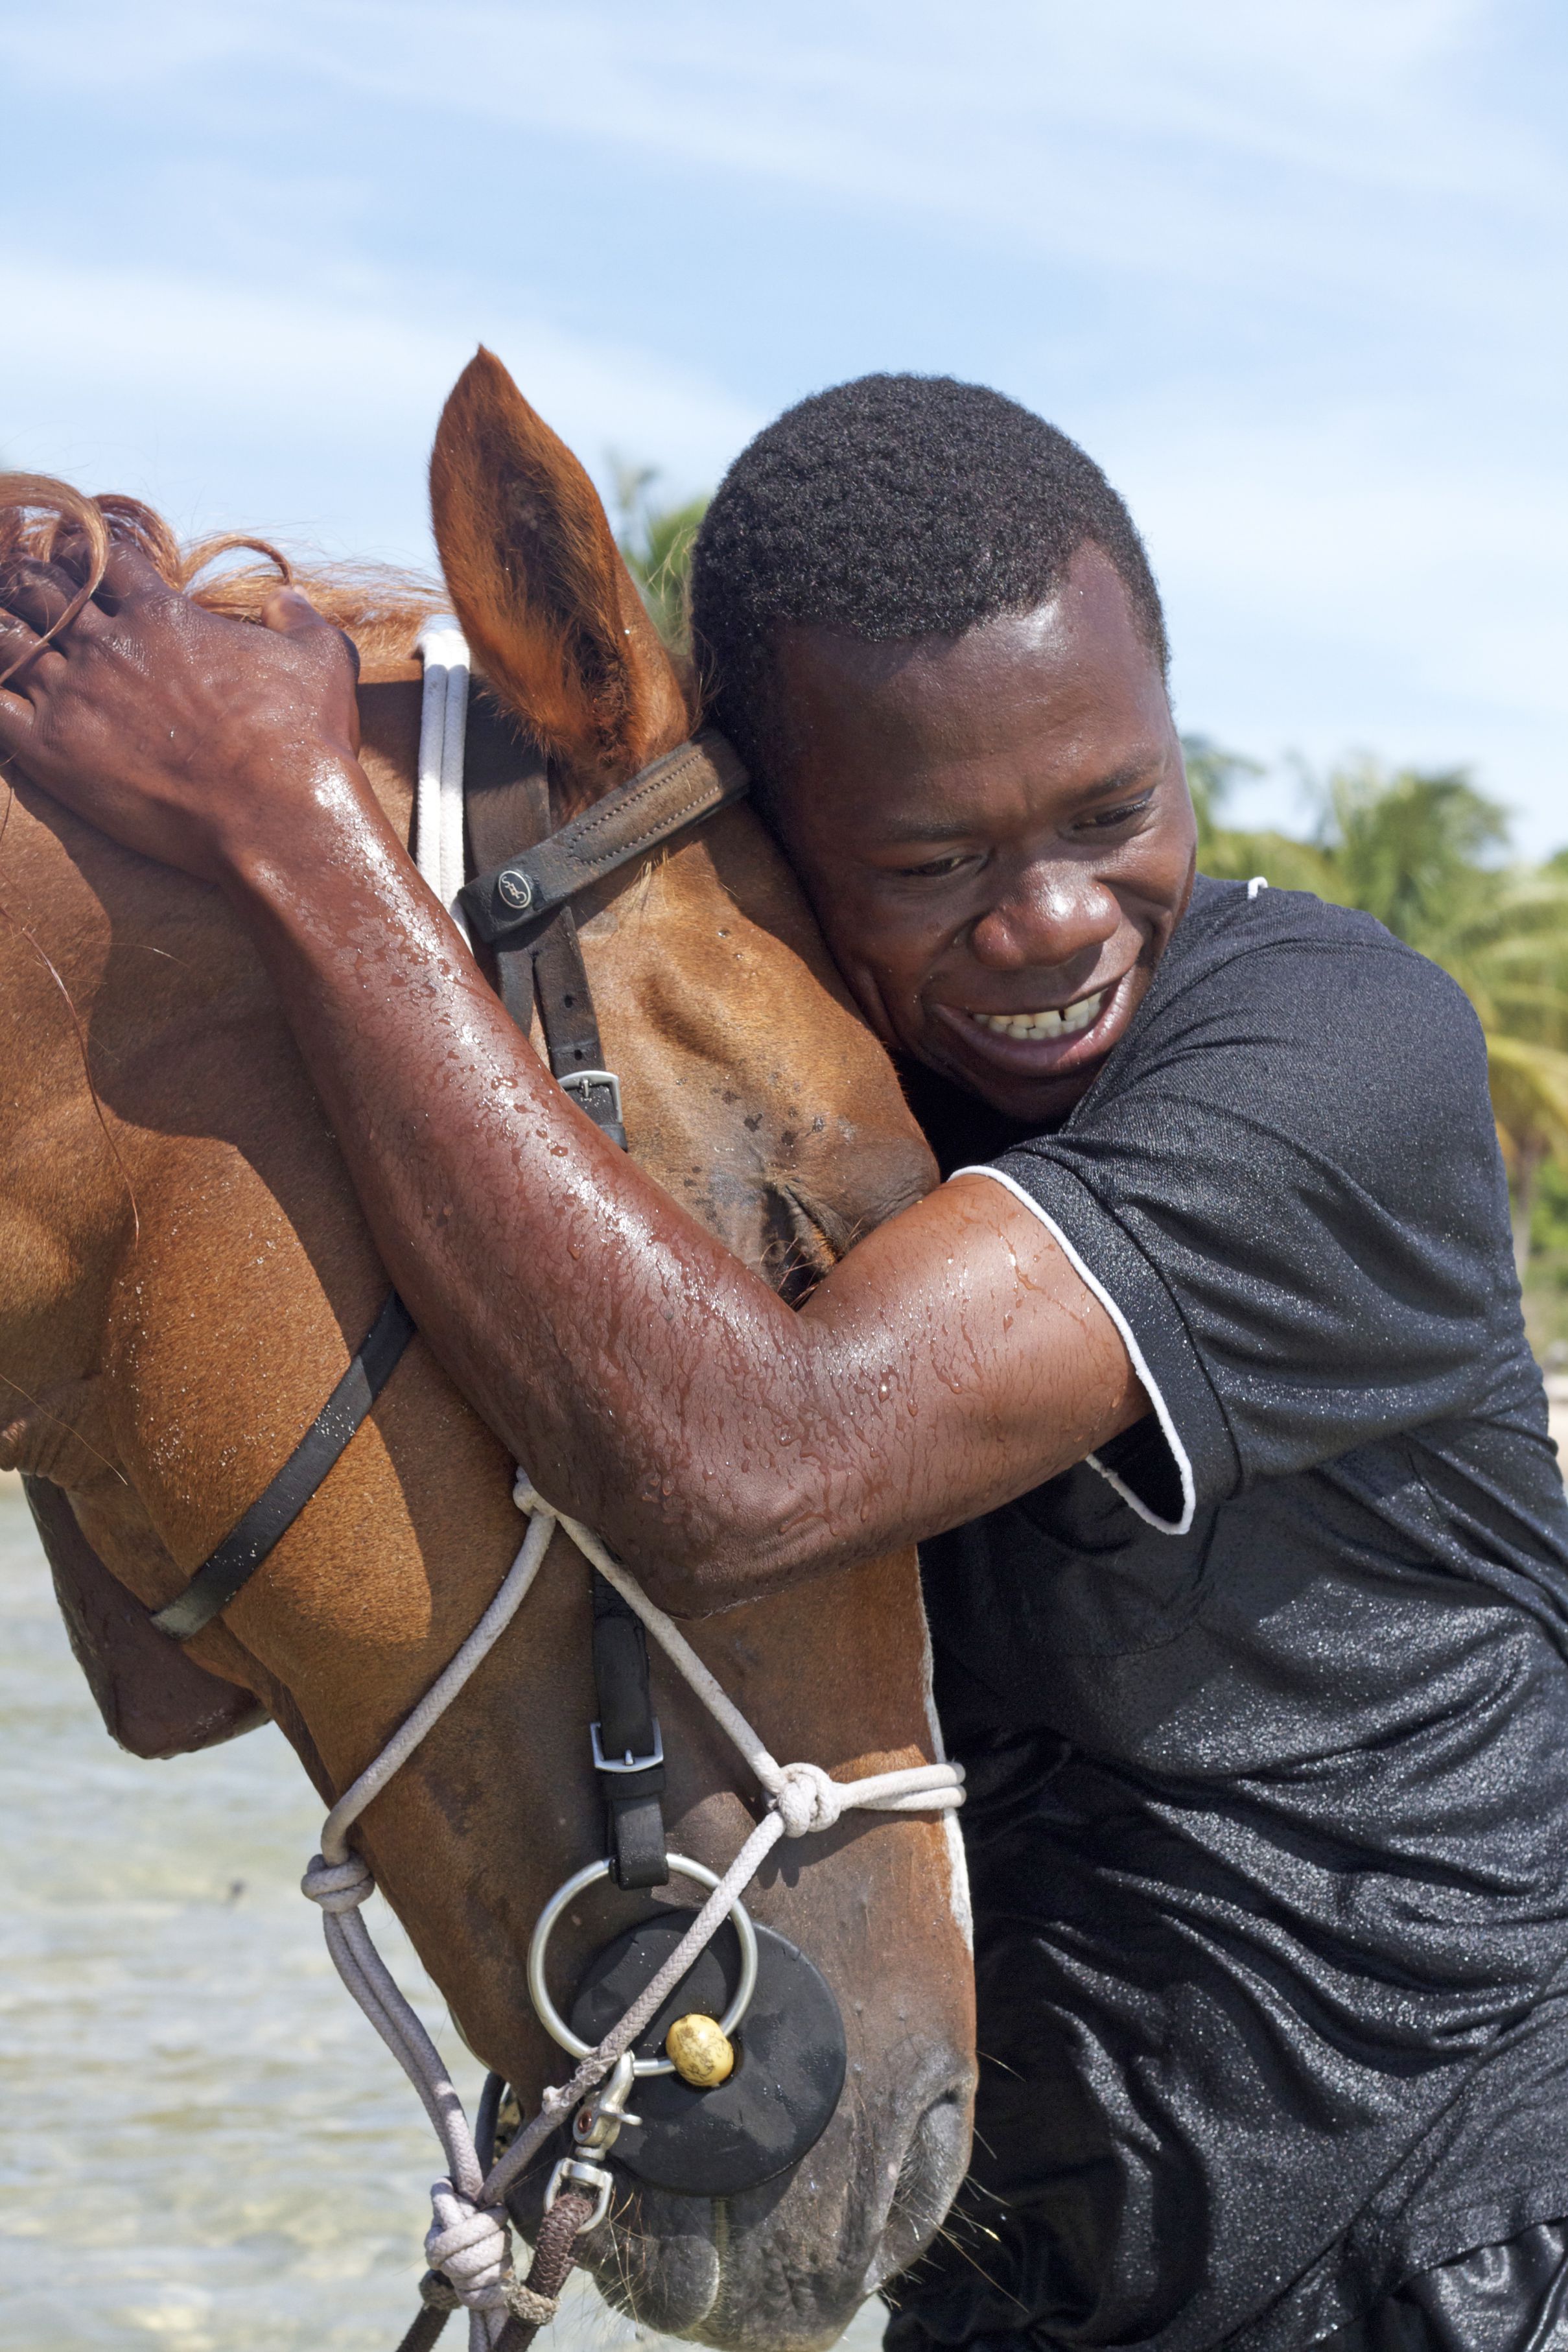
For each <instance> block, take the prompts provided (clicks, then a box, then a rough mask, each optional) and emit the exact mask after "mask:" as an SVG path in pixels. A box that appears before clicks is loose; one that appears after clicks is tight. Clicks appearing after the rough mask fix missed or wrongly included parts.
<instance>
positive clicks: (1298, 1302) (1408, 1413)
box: [961, 885, 1518, 1534]
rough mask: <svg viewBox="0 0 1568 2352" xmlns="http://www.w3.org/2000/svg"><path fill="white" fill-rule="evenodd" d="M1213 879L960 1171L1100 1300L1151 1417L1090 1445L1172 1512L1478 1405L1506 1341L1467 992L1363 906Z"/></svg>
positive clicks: (1496, 1203) (1496, 1158)
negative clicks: (1025, 1117)
mask: <svg viewBox="0 0 1568 2352" xmlns="http://www.w3.org/2000/svg"><path fill="white" fill-rule="evenodd" d="M1206 887H1207V890H1208V891H1209V893H1210V894H1211V895H1210V897H1209V898H1208V899H1207V901H1206V902H1205V911H1204V913H1203V914H1202V915H1201V916H1200V917H1198V918H1197V921H1196V926H1195V928H1196V931H1197V937H1196V938H1195V939H1194V940H1191V941H1190V942H1189V941H1184V940H1183V933H1184V932H1186V929H1187V922H1194V920H1195V918H1194V917H1191V916H1189V918H1188V919H1187V922H1184V924H1183V925H1182V927H1181V929H1178V931H1177V934H1176V940H1174V941H1173V943H1172V947H1171V950H1169V952H1168V953H1167V957H1166V962H1165V963H1163V964H1162V965H1161V968H1160V971H1158V972H1157V973H1156V975H1155V982H1154V984H1153V986H1152V987H1151V989H1150V992H1149V995H1148V997H1147V999H1146V1000H1145V1004H1144V1005H1143V1007H1142V1008H1141V1009H1140V1012H1139V1014H1138V1016H1137V1019H1136V1020H1135V1022H1134V1025H1133V1028H1132V1030H1131V1031H1130V1032H1129V1034H1128V1035H1127V1036H1126V1038H1124V1040H1123V1043H1122V1045H1120V1046H1119V1047H1118V1048H1117V1049H1116V1050H1115V1052H1113V1055H1111V1057H1110V1059H1109V1061H1108V1062H1107V1064H1106V1066H1105V1068H1104V1069H1103V1072H1102V1073H1101V1076H1100V1077H1099V1079H1098V1080H1097V1081H1096V1084H1095V1086H1094V1087H1092V1090H1091V1092H1090V1093H1089V1095H1088V1096H1087V1097H1085V1098H1084V1100H1083V1102H1082V1103H1081V1104H1080V1105H1079V1106H1078V1108H1077V1109H1076V1110H1075V1111H1074V1113H1073V1114H1072V1117H1071V1118H1070V1119H1069V1121H1068V1122H1067V1124H1066V1125H1065V1126H1064V1127H1063V1128H1062V1129H1059V1130H1058V1131H1056V1132H1055V1133H1053V1134H1050V1135H1045V1136H1041V1137H1039V1138H1037V1139H1030V1140H1028V1141H1025V1142H1022V1143H1019V1144H1017V1145H1015V1146H1013V1147H1012V1148H1010V1149H1009V1150H1006V1151H1005V1152H1003V1153H1002V1154H1001V1156H1000V1157H999V1158H998V1160H995V1161H993V1162H990V1163H988V1165H987V1166H986V1167H985V1168H984V1169H983V1170H981V1171H961V1172H965V1173H969V1172H981V1173H984V1174H986V1175H988V1176H990V1177H993V1178H995V1179H996V1180H997V1181H999V1182H1001V1183H1003V1184H1005V1185H1006V1186H1007V1187H1008V1188H1009V1190H1010V1191H1011V1192H1014V1193H1015V1194H1017V1195H1018V1197H1019V1199H1020V1200H1022V1201H1023V1202H1025V1203H1026V1204H1027V1205H1028V1206H1029V1207H1030V1209H1031V1210H1032V1211H1033V1212H1034V1213H1036V1214H1037V1215H1038V1216H1040V1218H1041V1219H1042V1220H1043V1221H1044V1222H1045V1223H1047V1224H1048V1225H1049V1226H1050V1227H1051V1231H1052V1232H1053V1234H1055V1235H1056V1237H1057V1239H1058V1241H1059V1242H1060V1244H1061V1247H1062V1248H1063V1250H1064V1251H1065V1252H1066V1253H1067V1255H1068V1256H1069V1257H1070V1258H1071V1261H1072V1263H1073V1264H1074V1265H1075V1266H1076V1267H1077V1269H1078V1271H1079V1273H1080V1274H1081V1275H1082V1278H1083V1279H1084V1281H1085V1282H1086V1283H1087V1284H1088V1285H1089V1286H1090V1287H1091V1288H1092V1290H1093V1291H1094V1292H1095V1293H1096V1294H1097V1295H1098V1297H1100V1298H1101V1300H1102V1302H1103V1304H1104V1306H1105V1307H1107V1309H1108V1310H1109V1312H1110V1313H1111V1314H1112V1316H1113V1318H1114V1320H1115V1321H1116V1323H1117V1324H1118V1326H1119V1327H1120V1328H1121V1330H1122V1334H1123V1337H1124V1339H1125V1341H1126V1343H1127V1347H1128V1349H1129V1352H1130V1354H1131V1355H1132V1358H1133V1360H1134V1365H1135V1366H1136V1368H1137V1370H1138V1371H1139V1374H1140V1376H1141V1378H1142V1379H1143V1381H1144V1384H1145V1388H1146V1390H1147V1391H1148V1393H1149V1396H1150V1399H1151V1401H1152V1402H1153V1405H1154V1408H1155V1412H1154V1420H1153V1422H1152V1423H1150V1422H1145V1423H1141V1424H1140V1425H1139V1427H1138V1429H1137V1430H1135V1431H1133V1432H1130V1433H1128V1434H1127V1436H1126V1437H1125V1438H1124V1439H1122V1440H1118V1441H1117V1442H1116V1445H1115V1446H1114V1447H1108V1448H1106V1449H1105V1450H1104V1452H1103V1454H1101V1455H1099V1456H1098V1457H1095V1467H1096V1468H1098V1469H1100V1470H1102V1471H1103V1473H1104V1475H1107V1476H1108V1477H1110V1478H1111V1479H1112V1481H1113V1484H1114V1485H1116V1486H1118V1487H1119V1488H1120V1490H1121V1491H1122V1492H1123V1494H1124V1496H1125V1499H1126V1500H1127V1501H1128V1502H1130V1503H1131V1504H1132V1505H1133V1507H1134V1509H1136V1510H1137V1511H1138V1512H1139V1513H1140V1516H1142V1517H1144V1518H1145V1519H1148V1520H1149V1521H1151V1523H1152V1524H1154V1525H1155V1526H1158V1527H1162V1528H1166V1529H1167V1530H1168V1531H1169V1532H1171V1533H1173V1534H1176V1533H1184V1532H1185V1531H1186V1528H1188V1527H1190V1526H1191V1524H1192V1520H1193V1517H1194V1515H1195V1513H1196V1512H1197V1510H1199V1509H1201V1508H1203V1507H1207V1505H1210V1504H1213V1503H1217V1502H1219V1501H1222V1500H1224V1499H1225V1498H1226V1497H1227V1496H1230V1495H1232V1494H1234V1493H1236V1492H1238V1491H1239V1489H1240V1488H1242V1487H1244V1486H1249V1485H1250V1484H1251V1483H1252V1482H1254V1481H1255V1480H1258V1479H1262V1478H1271V1477H1279V1476H1283V1475H1289V1474H1291V1473H1292V1472H1295V1471H1299V1470H1302V1469H1305V1468H1308V1467H1311V1466H1312V1465H1315V1464H1317V1463H1321V1462H1324V1461H1327V1460H1330V1459H1332V1458H1333V1457H1334V1456H1335V1455H1337V1454H1343V1453H1347V1452H1349V1451H1350V1450H1351V1449H1352V1448H1354V1447H1355V1446H1358V1445H1362V1444H1367V1443H1369V1442H1371V1441H1373V1440H1374V1439H1376V1438H1380V1437H1386V1436H1388V1435H1390V1434H1392V1433H1396V1432H1399V1431H1402V1430H1412V1429H1416V1428H1418V1427H1420V1426H1421V1425H1422V1424H1424V1423H1429V1422H1433V1421H1437V1420H1443V1419H1449V1418H1453V1417H1456V1416H1458V1415H1460V1414H1465V1413H1472V1412H1484V1411H1485V1410H1486V1408H1487V1403H1488V1399H1489V1395H1490V1394H1491V1393H1492V1392H1493V1391H1496V1390H1497V1389H1498V1388H1499V1387H1500V1385H1501V1384H1502V1383H1504V1382H1505V1381H1506V1380H1507V1378H1508V1375H1509V1371H1510V1367H1511V1362H1512V1360H1513V1358H1514V1356H1515V1355H1516V1354H1517V1352H1518V1349H1517V1330H1516V1328H1515V1327H1516V1326H1517V1322H1518V1308H1517V1286H1516V1285H1515V1283H1514V1279H1513V1266H1512V1257H1511V1247H1510V1237H1509V1224H1508V1198H1507V1188H1506V1183H1505V1181H1504V1177H1503V1172H1502V1167H1501V1162H1500V1155H1499V1151H1498V1146H1497V1138H1496V1131H1495V1129H1494V1126H1493V1123H1492V1118H1491V1111H1490V1100H1489V1096H1488V1089H1487V1075H1486V1051H1485V1045H1484V1042H1483V1040H1482V1037H1481V1034H1480V1029H1479V1024H1478V1023H1477V1021H1476V1018H1475V1015H1474V1013H1473V1012H1472V1010H1471V1008H1470V1006H1469V1003H1468V1002H1467V1000H1466V999H1465V997H1464V996H1463V994H1462V993H1461V992H1460V991H1459V990H1458V988H1457V987H1456V986H1455V985H1454V983H1453V982H1451V981H1450V980H1448V977H1447V976H1446V974H1444V973H1443V972H1441V971H1438V970H1437V967H1436V966H1435V965H1433V964H1430V963H1428V962H1427V961H1426V960H1425V959H1424V958H1422V957H1420V956H1417V955H1416V954H1414V953H1413V952H1412V951H1411V950H1408V949H1406V948H1405V947H1403V946H1402V945H1401V944H1400V943H1399V942H1398V941H1396V940H1393V939H1392V938H1391V937H1390V936H1389V935H1388V933H1386V932H1385V931H1384V930H1383V929H1382V928H1381V926H1379V925H1377V924H1375V923H1374V922H1372V921H1371V920H1370V919H1369V918H1366V917H1359V916H1354V915H1351V914H1348V913H1347V912H1346V911H1345V910H1343V909H1341V908H1327V907H1323V906H1322V905H1321V904H1320V902H1319V901H1317V900H1316V899H1312V898H1305V897H1304V896H1303V895H1302V894H1299V893H1294V892H1278V893H1275V892H1270V893H1267V894H1260V896H1259V898H1257V899H1256V900H1255V901H1252V902H1249V901H1248V900H1246V899H1245V898H1244V897H1242V896H1241V894H1240V893H1239V892H1237V893H1235V894H1227V896H1226V897H1225V898H1224V899H1223V901H1220V902H1219V903H1218V904H1216V900H1217V898H1218V890H1217V887H1216V886H1213V885H1209V886H1206ZM1178 949H1179V950H1182V952H1179V953H1178Z"/></svg>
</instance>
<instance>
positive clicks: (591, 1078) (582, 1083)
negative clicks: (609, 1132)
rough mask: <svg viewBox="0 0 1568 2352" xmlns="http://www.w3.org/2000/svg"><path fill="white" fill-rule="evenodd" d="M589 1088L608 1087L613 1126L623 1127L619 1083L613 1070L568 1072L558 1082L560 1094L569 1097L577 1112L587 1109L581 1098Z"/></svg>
mask: <svg viewBox="0 0 1568 2352" xmlns="http://www.w3.org/2000/svg"><path fill="white" fill-rule="evenodd" d="M560 1087H561V1092H562V1093H563V1094H569V1095H570V1097H572V1100H573V1101H574V1102H575V1103H576V1105H577V1107H578V1108H579V1110H586V1109H587V1108H588V1105H587V1104H586V1102H584V1100H583V1096H584V1095H585V1094H586V1093H587V1091H588V1089H589V1087H609V1089H610V1102H611V1108H612V1112H613V1115H614V1119H615V1124H616V1126H617V1127H623V1126H624V1125H625V1121H624V1119H623V1118H622V1116H621V1081H620V1079H619V1078H618V1077H617V1076H616V1075H615V1073H614V1071H613V1070H569V1071H568V1073H567V1075H566V1076H565V1077H564V1078H562V1079H561V1081H560Z"/></svg>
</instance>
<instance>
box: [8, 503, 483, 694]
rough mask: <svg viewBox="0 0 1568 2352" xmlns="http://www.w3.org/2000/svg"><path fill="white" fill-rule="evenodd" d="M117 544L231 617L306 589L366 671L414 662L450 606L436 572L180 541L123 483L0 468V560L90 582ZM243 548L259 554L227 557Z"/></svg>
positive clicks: (233, 539) (259, 541)
mask: <svg viewBox="0 0 1568 2352" xmlns="http://www.w3.org/2000/svg"><path fill="white" fill-rule="evenodd" d="M110 546H120V547H131V548H134V549H135V550H136V551H137V552H138V553H139V554H141V555H142V556H144V557H145V558H146V560H147V562H149V563H151V564H152V568H153V570H154V571H155V572H157V573H158V574H159V576H160V578H161V579H162V580H164V581H166V582H167V583H168V584H169V586H170V587H171V588H174V589H177V590H178V591H179V592H180V593H181V594H182V595H186V596H189V597H190V598H191V600H192V602H193V604H200V605H202V606H204V608H205V609H206V610H207V611H208V612H213V613H222V614H226V615H227V616H228V617H229V618H230V619H232V620H236V621H256V622H259V621H260V619H261V616H262V608H263V606H264V605H265V604H266V602H267V598H268V597H269V596H270V595H271V594H272V593H274V591H275V590H276V589H278V588H298V590H300V591H301V593H303V594H305V595H307V596H308V597H309V599H310V601H311V603H312V604H314V605H315V606H316V609H317V611H318V612H319V613H321V614H324V615H325V616H326V618H327V619H328V620H329V621H330V622H331V623H332V624H333V625H334V626H335V627H336V628H340V629H341V630H343V632H344V633H345V635H348V636H350V637H351V638H352V639H353V642H354V645H355V647H356V649H357V651H358V653H359V656H360V661H361V667H362V668H363V669H364V670H365V671H367V672H371V671H375V670H378V669H383V668H386V667H396V666H398V665H401V664H404V663H410V662H412V661H413V651H414V640H415V639H416V637H417V636H418V635H419V632H420V630H421V628H422V627H423V625H424V623H425V622H426V621H427V620H429V619H430V617H431V615H432V614H434V613H439V612H443V611H444V610H445V608H446V603H447V597H446V591H445V589H444V586H443V585H442V583H441V582H440V581H439V580H438V579H437V578H436V577H435V576H434V574H433V573H429V572H419V571H415V570H413V569H412V568H403V567H400V566H398V565H396V564H391V563H370V562H352V563H350V562H337V561H332V560H329V558H327V557H326V556H323V555H321V554H320V553H319V552H318V551H314V550H310V549H304V548H301V549H298V550H292V549H289V548H287V547H284V546H281V545H279V544H278V543H277V541H274V540H270V539H263V538H259V537H257V536H256V534H254V533H252V532H249V531H238V530H233V531H215V532H210V533H208V534H206V535H204V536H203V537H202V538H199V539H193V540H185V541H182V540H181V539H180V538H179V537H178V536H177V534H176V533H175V532H174V531H173V530H172V528H171V527H170V525H169V524H168V523H167V522H166V521H165V520H164V519H163V517H162V515H161V514H159V513H158V512H157V510H156V509H154V508H152V507H151V506H149V505H147V504H146V503H145V501H144V500H142V499H133V498H128V497H126V496H125V495H123V494H122V493H121V492H119V491H105V492H103V493H101V494H99V496H97V497H95V498H91V499H88V498H84V497H83V496H82V494H81V493H80V492H79V491H78V490H75V489H73V488H71V486H70V484H69V483H68V482H61V481H57V480H56V479H55V478H53V477H52V476H49V475H47V474H21V473H0V568H3V567H5V565H7V564H14V563H16V562H39V563H52V564H57V565H60V566H62V567H63V568H64V569H65V570H67V571H68V572H71V573H72V574H73V576H76V577H78V578H80V579H82V581H83V582H84V584H85V583H86V582H87V580H88V579H89V577H90V578H92V579H94V580H96V578H97V576H98V575H99V573H101V571H102V559H103V556H104V554H105V553H107V551H108V549H109V548H110ZM245 554H248V555H252V556H255V557H256V558H258V559H259V560H258V561H257V562H250V563H239V562H233V561H232V560H229V561H225V559H233V558H234V557H236V556H240V555H245Z"/></svg>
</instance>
